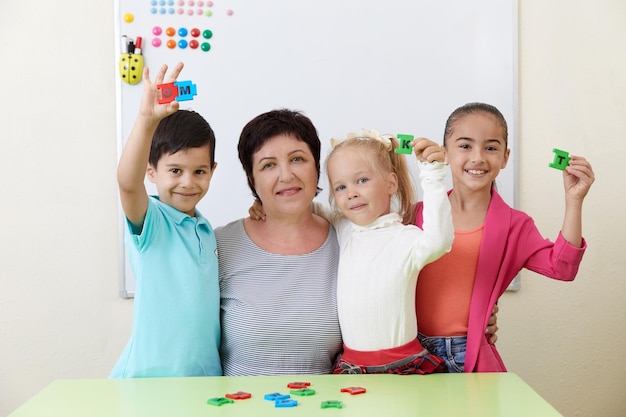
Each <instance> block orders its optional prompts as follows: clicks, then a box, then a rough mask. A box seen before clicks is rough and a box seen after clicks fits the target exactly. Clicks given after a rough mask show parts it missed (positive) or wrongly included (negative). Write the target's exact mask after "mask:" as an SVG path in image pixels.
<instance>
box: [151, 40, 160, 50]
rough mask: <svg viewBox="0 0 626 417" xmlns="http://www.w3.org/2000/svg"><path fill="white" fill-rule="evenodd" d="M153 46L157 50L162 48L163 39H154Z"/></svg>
mask: <svg viewBox="0 0 626 417" xmlns="http://www.w3.org/2000/svg"><path fill="white" fill-rule="evenodd" d="M152 46H154V47H155V48H158V47H159V46H161V39H159V38H154V39H152Z"/></svg>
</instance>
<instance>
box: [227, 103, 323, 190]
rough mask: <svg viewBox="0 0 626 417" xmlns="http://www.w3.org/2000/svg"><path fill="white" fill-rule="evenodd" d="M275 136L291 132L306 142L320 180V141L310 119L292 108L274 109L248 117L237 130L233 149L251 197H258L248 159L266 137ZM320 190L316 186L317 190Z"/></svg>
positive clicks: (266, 139) (290, 133)
mask: <svg viewBox="0 0 626 417" xmlns="http://www.w3.org/2000/svg"><path fill="white" fill-rule="evenodd" d="M278 135H291V136H293V137H295V138H296V139H298V140H300V141H302V142H304V143H306V144H307V145H308V147H309V149H310V150H311V153H312V154H313V158H314V160H315V169H317V180H318V181H319V179H320V154H321V148H322V143H321V142H320V138H319V136H318V135H317V129H315V126H313V123H312V122H311V120H310V119H309V118H308V117H306V116H305V115H304V114H303V113H301V112H299V111H296V110H289V109H277V110H272V111H269V112H267V113H263V114H260V115H258V116H257V117H255V118H254V119H252V120H250V121H249V122H248V124H246V125H245V126H244V128H243V130H242V131H241V135H240V136H239V144H238V145H237V151H238V152H239V161H241V165H242V166H243V169H244V171H245V172H246V177H247V178H248V186H249V187H250V190H252V195H253V196H254V198H256V199H258V198H259V196H258V194H257V193H256V190H255V188H254V176H253V174H252V158H253V156H254V154H255V153H256V152H257V151H258V150H259V149H260V148H261V147H262V146H263V145H264V144H265V142H267V141H268V140H269V139H271V138H273V137H275V136H278ZM319 191H321V189H320V188H319V187H318V192H319Z"/></svg>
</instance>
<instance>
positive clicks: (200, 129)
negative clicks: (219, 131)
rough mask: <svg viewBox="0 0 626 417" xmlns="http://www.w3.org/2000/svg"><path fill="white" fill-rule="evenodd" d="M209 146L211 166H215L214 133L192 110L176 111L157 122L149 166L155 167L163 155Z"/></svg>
mask: <svg viewBox="0 0 626 417" xmlns="http://www.w3.org/2000/svg"><path fill="white" fill-rule="evenodd" d="M207 145H208V146H209V152H210V154H211V166H213V165H214V164H215V133H213V129H211V126H210V125H209V123H208V122H207V121H206V120H205V119H204V118H203V117H202V116H200V115H199V114H198V113H196V112H195V111H193V110H178V111H177V112H176V113H173V114H170V115H169V116H167V117H165V118H163V120H161V121H160V122H159V125H158V126H157V128H156V131H155V132H154V136H153V137H152V146H151V147H150V157H149V160H148V161H149V162H150V165H152V166H153V167H156V166H157V164H158V163H159V160H160V159H161V157H162V156H163V155H168V154H173V153H176V152H178V151H182V150H185V149H189V148H201V147H203V146H207Z"/></svg>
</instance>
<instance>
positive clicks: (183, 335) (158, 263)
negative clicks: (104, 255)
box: [109, 196, 222, 378]
mask: <svg viewBox="0 0 626 417" xmlns="http://www.w3.org/2000/svg"><path fill="white" fill-rule="evenodd" d="M148 200H149V203H148V210H147V212H146V218H145V220H144V224H143V229H142V230H141V231H140V233H139V234H135V233H134V231H133V226H132V225H131V224H130V222H128V220H127V221H126V231H125V240H126V250H127V254H128V257H129V260H130V265H131V268H132V271H133V275H134V277H135V283H136V284H135V285H136V286H135V299H134V310H133V326H132V334H131V337H130V341H129V342H128V344H127V345H126V348H125V349H124V351H123V353H122V355H121V356H120V358H119V360H118V361H117V363H116V365H115V367H114V368H113V371H112V372H111V374H110V375H109V376H110V377H111V378H125V377H184V376H213V375H222V367H221V363H220V358H219V346H220V334H221V330H220V294H219V283H218V261H217V244H216V242H215V234H214V233H213V228H212V227H211V224H210V223H209V222H208V220H207V219H206V218H204V217H203V216H202V214H200V212H199V211H197V210H196V217H191V216H189V215H187V214H185V213H183V212H181V211H178V210H176V209H175V208H173V207H170V206H168V205H167V204H164V203H162V202H160V201H159V199H158V197H154V196H151V197H150V198H149V199H148Z"/></svg>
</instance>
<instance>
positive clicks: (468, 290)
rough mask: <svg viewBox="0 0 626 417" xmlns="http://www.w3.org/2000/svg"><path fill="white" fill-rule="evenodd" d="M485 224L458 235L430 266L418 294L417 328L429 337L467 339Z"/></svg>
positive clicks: (424, 270) (427, 267) (459, 232)
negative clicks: (446, 251)
mask: <svg viewBox="0 0 626 417" xmlns="http://www.w3.org/2000/svg"><path fill="white" fill-rule="evenodd" d="M483 229H484V225H481V226H479V227H477V228H475V229H471V230H462V231H458V230H457V231H455V232H454V243H453V244H452V250H451V251H450V252H448V253H446V254H445V255H443V256H442V257H441V258H439V259H438V260H436V261H435V262H432V263H430V264H428V265H426V266H425V267H424V268H423V269H422V271H421V272H420V274H419V278H418V280H417V291H416V295H415V308H416V310H417V325H418V329H419V332H420V333H422V334H424V335H426V336H465V335H466V334H467V325H468V319H469V310H470V300H471V298H472V289H473V287H474V279H475V277H476V265H477V263H478V252H479V251H480V242H481V240H482V237H483Z"/></svg>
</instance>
